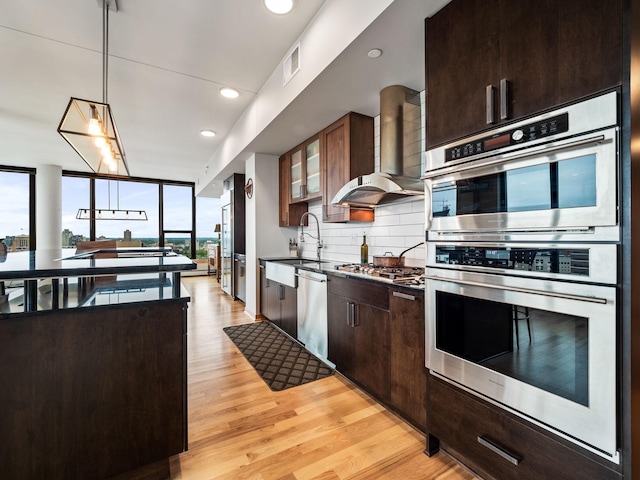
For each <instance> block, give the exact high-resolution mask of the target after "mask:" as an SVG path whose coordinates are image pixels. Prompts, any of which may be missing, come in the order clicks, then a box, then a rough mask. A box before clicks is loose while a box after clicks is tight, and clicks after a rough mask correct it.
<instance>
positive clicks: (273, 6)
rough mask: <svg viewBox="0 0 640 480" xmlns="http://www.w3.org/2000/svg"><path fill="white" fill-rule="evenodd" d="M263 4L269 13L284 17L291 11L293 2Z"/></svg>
mask: <svg viewBox="0 0 640 480" xmlns="http://www.w3.org/2000/svg"><path fill="white" fill-rule="evenodd" d="M264 4H265V6H266V7H267V8H268V9H269V11H270V12H272V13H275V14H277V15H284V14H285V13H289V12H290V11H291V10H293V4H294V0H264Z"/></svg>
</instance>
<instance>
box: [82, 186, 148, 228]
mask: <svg viewBox="0 0 640 480" xmlns="http://www.w3.org/2000/svg"><path fill="white" fill-rule="evenodd" d="M116 199H117V203H116V205H115V207H116V208H111V180H109V184H108V187H107V206H106V207H104V208H79V209H78V213H77V214H76V219H77V220H138V221H146V220H149V218H148V217H147V212H146V211H145V210H139V209H134V208H128V209H120V181H119V180H116Z"/></svg>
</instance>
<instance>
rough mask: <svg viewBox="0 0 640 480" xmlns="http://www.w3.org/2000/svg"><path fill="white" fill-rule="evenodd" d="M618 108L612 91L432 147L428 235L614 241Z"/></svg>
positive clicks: (428, 163)
mask: <svg viewBox="0 0 640 480" xmlns="http://www.w3.org/2000/svg"><path fill="white" fill-rule="evenodd" d="M616 105H617V97H616V94H615V93H609V94H607V95H603V96H600V97H596V98H593V99H591V100H588V101H585V102H582V103H580V104H577V105H573V106H570V107H567V108H564V109H561V110H558V111H554V112H549V113H547V114H543V115H540V116H538V117H535V118H532V119H529V120H525V121H522V122H519V123H516V124H513V125H510V126H507V127H503V128H501V129H498V130H496V131H495V132H491V133H488V134H483V135H478V136H476V137H472V138H469V139H466V140H463V141H461V142H458V143H456V144H453V145H448V146H443V147H441V148H437V149H435V150H432V151H429V152H427V155H426V160H425V163H426V172H425V175H424V177H423V178H424V179H425V196H426V207H427V231H428V238H429V239H430V240H431V239H442V238H452V236H456V235H457V236H458V237H459V238H461V237H462V236H464V235H465V234H466V235H467V236H466V238H468V234H471V233H483V234H487V233H492V232H502V234H503V235H502V236H501V238H505V237H504V235H508V234H520V235H523V234H528V235H532V236H531V238H540V234H543V233H547V234H550V235H551V237H550V238H557V237H558V235H564V238H569V237H567V235H573V237H572V238H575V239H579V240H581V241H601V240H617V239H618V238H617V235H618V231H619V229H618V228H617V219H618V210H617V201H616V199H617V193H616V192H617V190H616V188H617V183H618V182H617V180H618V168H617V166H618V162H617V158H618V155H617V153H618V128H617V127H616V124H617V108H616ZM485 237H486V235H485ZM547 238H549V237H547Z"/></svg>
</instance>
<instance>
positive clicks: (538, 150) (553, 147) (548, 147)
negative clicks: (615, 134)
mask: <svg viewBox="0 0 640 480" xmlns="http://www.w3.org/2000/svg"><path fill="white" fill-rule="evenodd" d="M604 140H605V136H604V135H596V136H594V137H588V138H582V139H580V140H575V141H572V142H567V143H562V144H557V143H553V142H552V143H547V144H545V145H542V146H538V147H531V148H530V149H527V150H526V151H525V152H522V151H518V152H513V155H510V154H509V153H504V154H502V155H497V156H492V157H489V158H486V159H481V158H480V159H478V160H475V161H473V162H470V164H467V165H453V166H450V167H446V168H441V169H438V170H435V171H432V172H427V173H425V174H424V175H423V176H422V177H421V178H422V179H423V180H425V179H429V178H434V177H441V176H443V175H448V174H449V173H459V172H466V171H468V170H475V169H476V168H482V167H486V166H489V165H495V164H496V163H504V162H505V161H510V162H511V161H513V160H520V159H521V158H526V157H530V156H532V155H540V154H549V153H553V152H557V151H559V150H567V149H569V148H573V147H579V146H582V145H590V144H597V143H602V142H603V141H604Z"/></svg>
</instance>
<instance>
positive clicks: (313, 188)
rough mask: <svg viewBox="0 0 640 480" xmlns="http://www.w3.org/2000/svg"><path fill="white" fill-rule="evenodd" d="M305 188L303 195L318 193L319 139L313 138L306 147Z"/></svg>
mask: <svg viewBox="0 0 640 480" xmlns="http://www.w3.org/2000/svg"><path fill="white" fill-rule="evenodd" d="M306 153H307V161H306V167H307V168H306V174H307V175H306V188H305V193H304V196H305V197H315V196H316V195H319V194H320V139H315V140H314V141H313V142H311V143H309V144H308V145H307V148H306Z"/></svg>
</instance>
